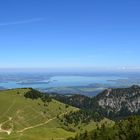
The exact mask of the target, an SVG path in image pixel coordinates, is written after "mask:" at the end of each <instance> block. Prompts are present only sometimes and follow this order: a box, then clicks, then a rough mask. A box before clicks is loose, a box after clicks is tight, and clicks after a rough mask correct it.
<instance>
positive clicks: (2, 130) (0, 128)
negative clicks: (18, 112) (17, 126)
mask: <svg viewBox="0 0 140 140" xmlns="http://www.w3.org/2000/svg"><path fill="white" fill-rule="evenodd" d="M11 120H12V118H11V117H9V119H8V120H7V121H5V122H2V123H1V124H0V132H2V133H7V134H8V135H10V134H11V132H12V128H11V129H8V130H5V129H2V125H3V124H5V123H6V122H9V121H11Z"/></svg>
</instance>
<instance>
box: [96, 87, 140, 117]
mask: <svg viewBox="0 0 140 140" xmlns="http://www.w3.org/2000/svg"><path fill="white" fill-rule="evenodd" d="M97 99H98V104H99V106H101V107H102V108H103V109H105V110H106V112H107V114H108V115H111V114H112V113H114V114H117V115H119V114H121V115H122V114H124V115H128V114H140V87H139V86H136V85H133V86H132V87H130V88H118V89H107V90H105V91H104V92H102V93H101V94H99V95H98V96H97Z"/></svg>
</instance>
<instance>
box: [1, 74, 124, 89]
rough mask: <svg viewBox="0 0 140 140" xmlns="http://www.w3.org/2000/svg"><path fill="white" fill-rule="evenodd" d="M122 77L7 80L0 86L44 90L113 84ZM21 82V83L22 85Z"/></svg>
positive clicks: (59, 77)
mask: <svg viewBox="0 0 140 140" xmlns="http://www.w3.org/2000/svg"><path fill="white" fill-rule="evenodd" d="M125 78H127V77H122V76H120V77H119V76H52V77H50V78H45V79H43V80H37V81H35V80H34V81H33V82H32V81H31V80H29V81H30V82H29V83H28V78H27V79H26V81H25V80H21V81H20V80H18V81H16V80H9V81H8V80H7V81H6V82H2V81H1V82H0V86H1V87H4V88H9V89H10V88H22V87H32V88H38V89H46V88H50V87H66V86H87V85H89V84H94V83H98V84H110V85H112V84H114V82H113V81H109V80H117V79H125ZM22 82H23V83H22Z"/></svg>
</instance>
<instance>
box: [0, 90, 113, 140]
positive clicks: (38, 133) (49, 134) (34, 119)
mask: <svg viewBox="0 0 140 140" xmlns="http://www.w3.org/2000/svg"><path fill="white" fill-rule="evenodd" d="M29 90H30V89H14V90H8V91H0V128H2V130H8V132H9V133H10V134H9V135H8V133H7V132H1V131H2V130H0V140H59V139H60V140H65V139H66V138H68V137H74V136H75V135H76V133H80V132H82V131H83V132H84V131H85V130H88V131H91V130H93V129H96V123H95V122H91V123H89V124H80V125H79V127H80V129H79V128H75V129H76V132H70V131H67V129H63V128H64V126H63V125H62V124H61V123H60V122H59V120H58V119H57V116H59V117H63V114H64V113H68V112H70V111H76V110H78V109H77V108H74V107H70V106H69V107H68V108H66V105H65V104H63V103H60V102H58V101H56V100H52V102H50V103H49V104H48V105H47V106H44V103H43V102H42V101H41V100H39V99H38V100H31V99H26V98H24V96H23V95H24V93H26V92H27V91H29ZM18 92H19V93H20V94H18ZM104 121H106V122H109V123H110V121H109V120H104ZM3 122H4V123H3ZM102 123H103V122H100V123H98V124H102ZM111 124H112V122H111ZM71 127H74V125H72V126H71Z"/></svg>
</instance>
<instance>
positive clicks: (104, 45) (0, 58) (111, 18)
mask: <svg viewBox="0 0 140 140" xmlns="http://www.w3.org/2000/svg"><path fill="white" fill-rule="evenodd" d="M139 7H140V1H139V0H0V68H48V69H50V68H52V69H53V68H54V69H78V70H80V69H85V70H89V69H90V70H94V69H97V70H98V69H102V70H104V69H107V70H111V69H116V70H117V69H118V70H120V69H123V70H125V69H132V70H139V69H140V61H139V60H140V55H139V53H140V8H139Z"/></svg>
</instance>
